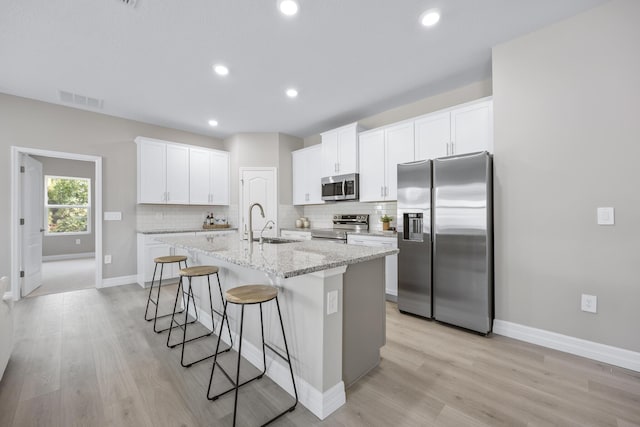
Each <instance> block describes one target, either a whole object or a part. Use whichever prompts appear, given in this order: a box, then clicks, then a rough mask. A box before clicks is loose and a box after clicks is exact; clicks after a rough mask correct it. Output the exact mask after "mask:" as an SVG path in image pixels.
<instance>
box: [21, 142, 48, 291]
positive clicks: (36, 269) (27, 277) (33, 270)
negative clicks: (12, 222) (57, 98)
mask: <svg viewBox="0 0 640 427" xmlns="http://www.w3.org/2000/svg"><path fill="white" fill-rule="evenodd" d="M22 166H23V167H24V173H23V174H22V218H24V225H23V226H22V270H23V271H24V279H23V281H22V295H25V296H26V295H29V294H30V293H31V292H33V291H34V290H35V289H36V288H38V287H39V286H40V285H42V233H43V231H44V179H43V176H42V163H40V162H39V161H37V160H35V159H34V158H33V157H30V156H27V155H23V156H22Z"/></svg>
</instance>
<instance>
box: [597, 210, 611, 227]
mask: <svg viewBox="0 0 640 427" xmlns="http://www.w3.org/2000/svg"><path fill="white" fill-rule="evenodd" d="M614 223H615V221H614V213H613V208H598V225H614Z"/></svg>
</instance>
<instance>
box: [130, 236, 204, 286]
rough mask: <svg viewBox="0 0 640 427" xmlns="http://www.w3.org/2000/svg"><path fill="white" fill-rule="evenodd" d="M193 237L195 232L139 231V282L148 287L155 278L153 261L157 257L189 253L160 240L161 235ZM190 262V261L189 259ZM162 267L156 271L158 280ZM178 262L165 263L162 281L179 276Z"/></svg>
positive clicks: (172, 279) (159, 266) (171, 279)
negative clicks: (161, 232) (157, 232)
mask: <svg viewBox="0 0 640 427" xmlns="http://www.w3.org/2000/svg"><path fill="white" fill-rule="evenodd" d="M182 236H188V237H193V236H195V233H170V234H143V233H138V251H137V257H138V260H137V264H138V274H137V282H138V284H139V285H140V286H142V287H148V286H149V284H150V283H151V280H152V279H153V270H154V268H155V265H156V264H155V262H154V261H153V260H154V259H155V258H157V257H161V256H168V255H187V252H186V251H185V250H182V249H179V248H175V249H174V248H172V247H171V246H169V245H167V244H166V243H162V242H160V241H158V240H157V239H158V238H161V237H182ZM187 262H188V261H187ZM160 268H161V265H158V270H157V272H156V280H159V278H160ZM178 270H179V268H178V264H175V263H172V264H164V271H163V273H162V282H163V283H164V282H165V280H167V281H175V280H174V279H177V278H178Z"/></svg>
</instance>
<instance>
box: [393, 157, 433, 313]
mask: <svg viewBox="0 0 640 427" xmlns="http://www.w3.org/2000/svg"><path fill="white" fill-rule="evenodd" d="M397 230H398V248H399V249H400V253H399V254H398V309H399V310H400V311H402V312H405V313H412V314H416V315H418V316H423V317H431V316H432V310H431V305H432V304H431V295H432V293H431V161H430V160H423V161H418V162H411V163H403V164H399V165H398V217H397Z"/></svg>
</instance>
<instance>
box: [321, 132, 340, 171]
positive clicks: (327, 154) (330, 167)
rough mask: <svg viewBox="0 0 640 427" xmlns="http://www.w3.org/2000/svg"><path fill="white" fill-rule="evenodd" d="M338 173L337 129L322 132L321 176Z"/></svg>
mask: <svg viewBox="0 0 640 427" xmlns="http://www.w3.org/2000/svg"><path fill="white" fill-rule="evenodd" d="M333 175H338V131H332V132H327V133H323V134H322V176H323V177H325V176H333Z"/></svg>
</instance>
